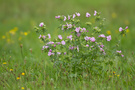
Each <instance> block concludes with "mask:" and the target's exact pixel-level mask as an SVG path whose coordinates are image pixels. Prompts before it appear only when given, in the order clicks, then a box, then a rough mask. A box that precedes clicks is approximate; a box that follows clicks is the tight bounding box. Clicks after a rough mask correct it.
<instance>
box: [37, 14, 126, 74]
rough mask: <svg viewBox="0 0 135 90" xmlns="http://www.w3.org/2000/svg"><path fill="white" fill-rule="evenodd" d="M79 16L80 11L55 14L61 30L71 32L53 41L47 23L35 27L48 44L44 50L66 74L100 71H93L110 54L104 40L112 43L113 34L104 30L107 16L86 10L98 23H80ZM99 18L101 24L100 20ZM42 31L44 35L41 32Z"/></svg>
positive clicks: (99, 66)
mask: <svg viewBox="0 0 135 90" xmlns="http://www.w3.org/2000/svg"><path fill="white" fill-rule="evenodd" d="M80 16H81V14H80V13H78V12H76V13H75V14H73V15H68V16H64V15H58V16H55V18H56V19H58V20H60V21H61V22H62V23H61V25H60V27H59V28H60V30H62V31H63V32H64V31H68V32H69V33H67V36H62V35H58V36H57V38H55V39H54V40H51V35H50V34H46V33H45V32H46V26H45V25H44V23H43V22H41V23H40V24H39V27H36V28H35V29H36V32H38V33H40V35H39V39H41V40H42V41H43V42H44V43H45V45H44V46H43V48H42V50H43V51H44V52H46V53H48V56H49V57H50V59H51V60H52V61H53V62H54V66H55V67H58V68H59V69H61V70H64V71H67V73H66V74H69V72H70V73H73V74H75V73H76V72H78V74H79V75H80V74H82V71H88V72H89V71H90V72H93V73H97V72H94V71H95V68H96V70H102V69H101V68H102V65H101V61H102V58H107V57H109V48H108V47H106V46H107V45H106V44H104V42H111V39H112V37H111V35H109V36H106V35H105V34H103V33H102V29H103V28H102V26H103V21H104V18H103V19H101V18H100V13H98V12H97V11H94V14H93V15H92V14H90V13H88V12H87V13H86V16H85V17H86V18H90V17H94V18H95V21H96V20H98V21H97V23H100V24H96V25H95V24H94V23H91V22H86V23H85V24H81V23H80V20H79V19H78V17H80ZM100 20H101V22H102V23H101V22H99V21H100ZM101 24H102V25H101ZM127 28H128V27H126V29H127ZM123 30H124V29H122V28H121V27H120V29H119V31H120V32H123ZM41 32H43V33H45V34H44V35H41ZM112 54H113V53H112ZM116 54H120V55H121V56H122V57H124V55H123V54H121V51H117V52H116ZM116 54H115V55H116ZM99 61H100V62H99ZM79 72H80V73H79Z"/></svg>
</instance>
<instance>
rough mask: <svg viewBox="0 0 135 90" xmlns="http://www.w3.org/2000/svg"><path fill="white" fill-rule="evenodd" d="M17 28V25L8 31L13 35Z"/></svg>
mask: <svg viewBox="0 0 135 90" xmlns="http://www.w3.org/2000/svg"><path fill="white" fill-rule="evenodd" d="M17 30H18V28H17V27H15V28H14V29H12V30H10V31H9V33H11V34H12V35H14V34H15V32H16V31H17Z"/></svg>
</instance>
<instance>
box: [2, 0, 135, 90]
mask: <svg viewBox="0 0 135 90" xmlns="http://www.w3.org/2000/svg"><path fill="white" fill-rule="evenodd" d="M134 2H135V1H134V0H130V1H126V0H110V1H108V0H101V1H100V0H98V2H97V1H92V2H91V1H90V0H89V1H88V0H74V1H73V0H68V1H66V0H48V1H47V0H46V1H44V0H38V1H32V0H19V1H18V0H14V1H11V0H6V1H5V0H1V1H0V12H1V14H0V41H1V42H0V90H20V89H24V90H91V89H92V90H93V89H94V90H95V89H96V90H98V89H99V90H100V89H101V90H105V89H107V90H128V89H129V90H134V88H135V86H134V84H135V55H134V51H135V48H134V45H135V40H134V38H135V35H134V33H135V31H134V29H135V27H134V21H135V16H134V14H135V12H134ZM94 10H98V11H101V13H102V17H106V18H107V21H106V25H107V27H106V28H105V30H104V32H105V33H107V31H110V32H111V35H112V36H113V37H114V38H112V44H115V39H116V38H117V35H118V33H117V31H118V28H119V27H120V26H124V27H125V26H127V25H128V26H129V32H128V34H127V36H125V37H124V38H123V39H122V42H121V48H122V50H124V52H125V53H124V54H125V57H126V58H127V59H122V58H116V59H115V60H114V59H111V61H113V65H112V66H111V65H103V66H104V71H103V74H102V75H101V76H102V78H101V77H97V76H91V75H84V76H83V79H82V80H79V79H76V78H68V79H67V78H65V77H62V76H60V75H59V73H57V71H56V68H55V67H54V66H53V63H52V62H51V61H50V60H49V57H48V56H47V55H46V54H44V53H42V51H41V47H42V45H43V43H42V42H40V41H39V40H38V36H37V35H36V33H35V32H34V29H33V28H34V26H35V25H38V23H39V22H42V21H44V22H45V24H46V25H47V27H48V31H47V32H49V33H51V34H53V38H55V35H58V34H63V35H64V33H60V31H58V29H57V26H58V25H59V23H58V21H57V20H55V19H54V17H55V16H56V15H59V14H66V15H68V14H72V13H75V12H80V13H85V12H93V11H94ZM82 19H83V18H82ZM83 20H84V19H83ZM15 29H16V30H17V31H14V30H15ZM11 30H13V32H12V31H11ZM13 33H14V34H13ZM4 36H5V37H4ZM108 60H109V59H108Z"/></svg>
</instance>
